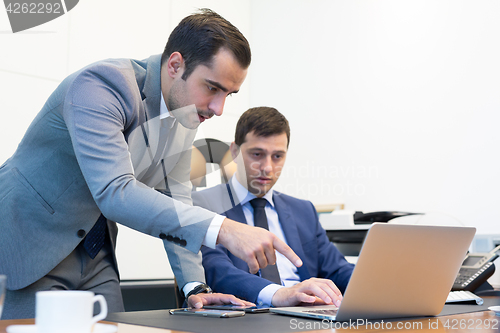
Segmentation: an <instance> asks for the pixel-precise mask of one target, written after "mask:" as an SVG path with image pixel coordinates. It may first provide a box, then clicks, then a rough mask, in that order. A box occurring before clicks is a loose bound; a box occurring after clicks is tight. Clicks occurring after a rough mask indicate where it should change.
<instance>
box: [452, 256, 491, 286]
mask: <svg viewBox="0 0 500 333" xmlns="http://www.w3.org/2000/svg"><path fill="white" fill-rule="evenodd" d="M499 253H500V246H497V247H496V248H494V249H493V250H492V251H491V252H489V253H469V254H467V256H466V257H465V260H464V262H463V264H462V267H461V268H460V271H459V272H458V275H457V278H456V280H455V283H454V284H453V287H452V290H468V291H474V290H476V289H477V288H479V287H480V286H481V285H482V284H483V283H485V282H486V280H488V279H489V278H490V277H491V276H492V275H493V273H495V264H493V261H495V260H496V259H497V258H498V255H499Z"/></svg>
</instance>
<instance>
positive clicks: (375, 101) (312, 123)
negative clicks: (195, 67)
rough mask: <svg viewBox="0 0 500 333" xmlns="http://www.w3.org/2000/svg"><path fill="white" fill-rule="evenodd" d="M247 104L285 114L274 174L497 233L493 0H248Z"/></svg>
mask: <svg viewBox="0 0 500 333" xmlns="http://www.w3.org/2000/svg"><path fill="white" fill-rule="evenodd" d="M251 17H252V41H253V43H252V50H253V52H254V60H253V64H252V69H251V71H252V80H251V82H250V84H251V85H250V92H251V104H252V105H271V106H276V107H277V108H278V109H279V110H280V111H281V112H283V113H284V114H285V115H286V116H287V117H288V119H289V120H290V123H291V129H292V139H291V144H290V152H289V155H288V160H287V169H285V171H284V176H283V177H282V179H281V180H280V183H279V184H278V185H279V187H281V188H283V189H284V190H285V192H287V193H290V194H292V195H297V196H299V197H302V198H307V199H310V200H312V201H313V202H315V203H328V202H331V201H344V202H345V204H346V208H348V209H354V210H363V211H375V210H402V211H416V212H441V213H443V214H449V215H452V216H454V217H455V218H457V219H458V220H460V221H461V222H462V223H463V224H466V225H474V226H476V227H477V228H478V229H479V230H478V231H479V232H482V233H489V232H495V233H499V232H500V223H499V222H500V219H499V217H498V211H497V209H498V208H497V207H498V202H499V200H500V195H499V194H498V189H499V188H500V175H499V173H498V170H499V169H500V159H499V154H498V147H499V146H500V131H499V130H498V126H499V124H500V112H499V111H500V80H499V79H498V78H499V77H500V61H498V59H500V44H499V43H498V40H499V39H500V20H498V17H500V3H499V2H498V1H463V0H462V1H436V0H430V1H422V0H415V1H407V0H403V1H401V0H375V1H366V0H350V1H276V0H275V1H262V0H258V1H252V14H251Z"/></svg>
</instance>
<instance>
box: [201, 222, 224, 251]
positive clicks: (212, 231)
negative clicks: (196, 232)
mask: <svg viewBox="0 0 500 333" xmlns="http://www.w3.org/2000/svg"><path fill="white" fill-rule="evenodd" d="M225 219H226V217H225V216H222V215H215V217H214V218H213V219H212V222H210V226H209V227H208V230H207V233H206V234H205V239H203V243H202V244H203V245H205V246H207V247H209V248H211V249H215V245H217V237H218V236H219V231H220V227H221V226H222V222H224V220H225Z"/></svg>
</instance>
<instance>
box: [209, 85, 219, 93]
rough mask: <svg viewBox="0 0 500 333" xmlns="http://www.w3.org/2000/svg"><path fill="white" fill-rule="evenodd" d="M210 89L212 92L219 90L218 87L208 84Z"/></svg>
mask: <svg viewBox="0 0 500 333" xmlns="http://www.w3.org/2000/svg"><path fill="white" fill-rule="evenodd" d="M208 90H210V91H211V92H217V88H215V87H212V86H208Z"/></svg>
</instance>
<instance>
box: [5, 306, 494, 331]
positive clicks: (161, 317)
mask: <svg viewBox="0 0 500 333" xmlns="http://www.w3.org/2000/svg"><path fill="white" fill-rule="evenodd" d="M495 302H497V303H500V299H498V298H497V299H496V300H495ZM107 320H108V321H107V322H106V323H108V324H113V325H117V326H118V331H117V332H118V333H169V332H170V333H183V332H203V333H205V332H212V331H214V332H222V333H224V332H241V331H243V328H245V329H250V330H251V331H253V332H255V331H257V332H306V331H307V332H309V333H311V332H313V333H314V332H315V333H320V332H321V333H326V332H332V330H331V329H332V328H334V329H335V331H344V330H348V329H349V327H348V323H347V322H346V323H330V322H326V321H325V322H323V321H319V320H305V319H299V318H294V317H287V316H280V315H277V314H271V313H268V314H253V315H251V314H247V315H246V316H244V317H240V318H228V319H219V318H201V317H187V316H172V315H169V314H168V311H167V310H158V311H141V312H126V313H115V314H110V315H109V316H108V319H107ZM137 320H139V321H142V322H143V323H144V324H142V325H145V326H142V325H135V324H126V323H123V322H137ZM109 321H111V322H109ZM113 322H122V323H118V324H117V323H113ZM33 323H34V320H33V319H23V320H0V333H6V332H7V331H6V327H7V326H9V325H28V324H33ZM342 325H343V326H342ZM146 326H157V327H159V326H161V327H169V328H170V329H166V328H153V327H146ZM177 327H183V329H182V328H177ZM194 327H198V328H197V329H196V328H194ZM276 328H278V330H276ZM350 329H351V330H353V331H361V332H387V331H396V330H404V331H405V332H419V333H431V332H433V333H439V332H450V331H451V332H457V333H458V332H476V331H477V332H484V333H492V332H499V331H500V317H497V316H495V314H494V313H493V312H492V311H479V312H469V313H464V314H459V315H446V316H438V317H426V318H419V319H412V320H393V321H373V322H371V324H366V323H362V324H361V323H360V325H356V323H352V324H351V327H350Z"/></svg>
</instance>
